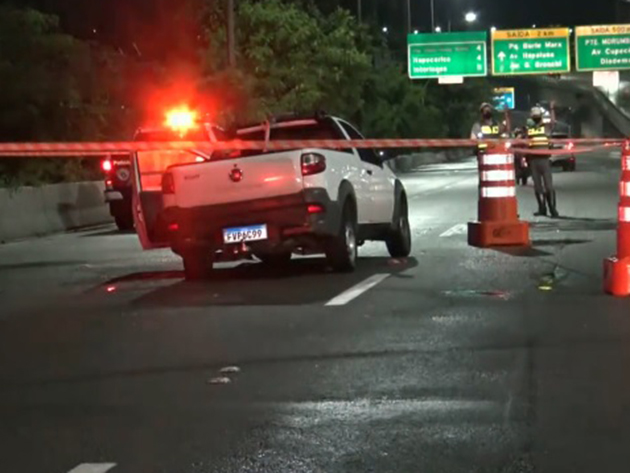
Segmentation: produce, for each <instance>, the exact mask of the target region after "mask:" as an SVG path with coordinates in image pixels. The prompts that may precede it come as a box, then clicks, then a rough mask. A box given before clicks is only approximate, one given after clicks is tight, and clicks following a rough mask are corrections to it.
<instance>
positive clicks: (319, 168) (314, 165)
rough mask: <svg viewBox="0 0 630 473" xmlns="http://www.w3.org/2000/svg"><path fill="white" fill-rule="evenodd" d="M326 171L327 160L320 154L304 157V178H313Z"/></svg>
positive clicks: (309, 154)
mask: <svg viewBox="0 0 630 473" xmlns="http://www.w3.org/2000/svg"><path fill="white" fill-rule="evenodd" d="M325 170H326V158H325V157H324V156H322V155H321V154H318V153H306V154H303V155H302V176H312V175H313V174H319V173H320V172H324V171H325Z"/></svg>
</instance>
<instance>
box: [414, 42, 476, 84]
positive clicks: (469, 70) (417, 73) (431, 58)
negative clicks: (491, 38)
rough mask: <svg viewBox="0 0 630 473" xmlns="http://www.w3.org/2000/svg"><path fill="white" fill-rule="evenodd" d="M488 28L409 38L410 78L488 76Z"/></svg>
mask: <svg viewBox="0 0 630 473" xmlns="http://www.w3.org/2000/svg"><path fill="white" fill-rule="evenodd" d="M487 41H488V34H487V33H486V32H485V31H470V32H458V33H423V34H411V35H409V36H408V37H407V46H408V61H409V77H410V78H411V79H438V78H440V77H450V76H458V77H483V76H486V75H488V65H487V64H488V61H487V57H486V54H487V53H486V49H487V46H486V44H487Z"/></svg>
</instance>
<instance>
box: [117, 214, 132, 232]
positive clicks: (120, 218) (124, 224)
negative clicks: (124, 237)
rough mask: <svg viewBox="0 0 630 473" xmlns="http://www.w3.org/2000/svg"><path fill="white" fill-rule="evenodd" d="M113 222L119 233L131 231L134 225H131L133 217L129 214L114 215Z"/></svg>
mask: <svg viewBox="0 0 630 473" xmlns="http://www.w3.org/2000/svg"><path fill="white" fill-rule="evenodd" d="M114 221H115V222H116V227H117V228H118V230H120V231H121V232H126V231H129V230H133V227H134V223H133V216H132V215H131V214H129V215H126V214H124V215H115V216H114Z"/></svg>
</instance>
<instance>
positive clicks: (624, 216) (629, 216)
mask: <svg viewBox="0 0 630 473" xmlns="http://www.w3.org/2000/svg"><path fill="white" fill-rule="evenodd" d="M619 221H620V222H630V207H619Z"/></svg>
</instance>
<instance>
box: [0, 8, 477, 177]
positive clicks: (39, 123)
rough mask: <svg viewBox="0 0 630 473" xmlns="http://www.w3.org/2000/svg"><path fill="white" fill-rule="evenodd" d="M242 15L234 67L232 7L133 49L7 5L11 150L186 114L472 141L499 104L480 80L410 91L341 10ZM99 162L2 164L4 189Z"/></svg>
mask: <svg viewBox="0 0 630 473" xmlns="http://www.w3.org/2000/svg"><path fill="white" fill-rule="evenodd" d="M235 3H236V5H237V7H236V12H235V16H236V25H237V28H236V44H237V49H236V51H237V55H236V59H237V61H236V66H235V67H230V66H229V65H228V64H227V55H226V37H227V35H226V28H225V11H224V5H225V2H223V1H212V0H188V1H185V2H181V5H180V7H178V9H177V10H176V11H173V12H170V15H169V16H168V19H169V21H171V22H172V25H173V27H172V28H168V29H166V30H165V28H164V26H163V25H160V27H159V28H157V26H156V28H154V29H153V30H151V29H150V28H149V29H147V28H146V25H145V28H143V29H142V36H141V37H139V38H138V42H137V43H136V42H133V47H127V48H121V47H119V46H118V45H116V44H115V43H114V42H111V41H99V40H98V36H96V39H95V38H90V37H89V36H88V37H85V36H84V37H79V36H78V35H77V36H73V35H71V34H69V33H67V32H66V31H65V30H64V28H63V27H62V25H61V24H60V19H59V18H58V17H57V16H55V15H53V14H50V13H44V12H42V11H38V10H35V9H29V8H15V7H12V6H7V5H0V140H2V141H43V140H115V139H129V138H130V137H131V136H132V134H133V131H134V129H135V128H136V127H138V126H140V125H142V124H143V123H145V122H146V121H150V120H155V118H156V117H157V116H158V115H159V113H160V109H163V108H164V107H168V106H169V103H171V104H177V103H182V102H188V103H189V104H190V105H192V106H198V107H200V108H201V109H203V110H205V111H207V112H209V116H210V117H211V118H213V119H215V120H216V121H219V122H221V123H222V124H224V125H229V124H230V123H233V122H235V121H246V120H257V119H262V118H265V117H267V116H269V115H270V114H274V113H284V112H303V113H309V112H313V111H315V110H324V111H327V112H329V113H332V114H337V115H340V116H343V117H345V118H347V119H349V120H351V121H353V122H355V123H356V124H357V125H358V126H359V127H360V128H361V129H362V131H364V133H365V134H366V135H367V136H369V137H375V138H378V137H388V138H397V137H400V138H411V137H434V138H439V137H462V136H465V135H466V134H467V132H468V130H469V128H470V122H471V120H472V119H473V118H474V116H475V114H476V110H477V108H478V105H479V103H480V102H481V101H482V100H487V97H488V96H489V87H488V84H487V82H486V81H485V80H481V79H475V80H467V81H466V83H465V84H463V85H459V86H447V87H446V86H440V85H438V84H436V83H435V82H434V81H431V82H428V81H421V82H412V81H410V80H409V79H408V77H407V73H406V63H405V62H404V59H403V58H401V57H399V55H397V54H396V51H394V50H393V48H392V47H391V45H389V44H388V42H387V41H388V40H387V38H386V37H385V36H384V35H383V34H381V33H380V30H379V29H378V25H376V24H370V23H367V22H364V23H363V24H359V22H358V21H357V18H356V17H355V16H354V14H353V12H351V11H349V10H346V9H343V8H341V7H340V6H339V4H335V3H336V2H335V0H331V1H329V2H328V3H326V8H321V6H320V7H317V6H316V5H315V3H314V2H311V1H304V0H264V1H259V0H239V1H238V2H235ZM170 4H171V5H172V4H173V2H170ZM141 20H142V19H138V21H139V22H141ZM143 39H144V40H145V41H144V42H143V41H142V40H143ZM147 44H149V45H150V44H153V45H154V49H153V50H152V51H148V52H147V50H148V46H145V45H147ZM156 51H157V52H156ZM86 163H88V161H86V162H83V163H82V162H81V161H79V160H23V159H20V160H2V161H0V180H1V181H3V182H4V183H5V184H6V183H19V184H37V183H40V182H57V181H62V180H69V179H70V180H72V179H80V178H85V175H86V171H87V172H92V173H93V172H94V169H93V166H92V165H86Z"/></svg>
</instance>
